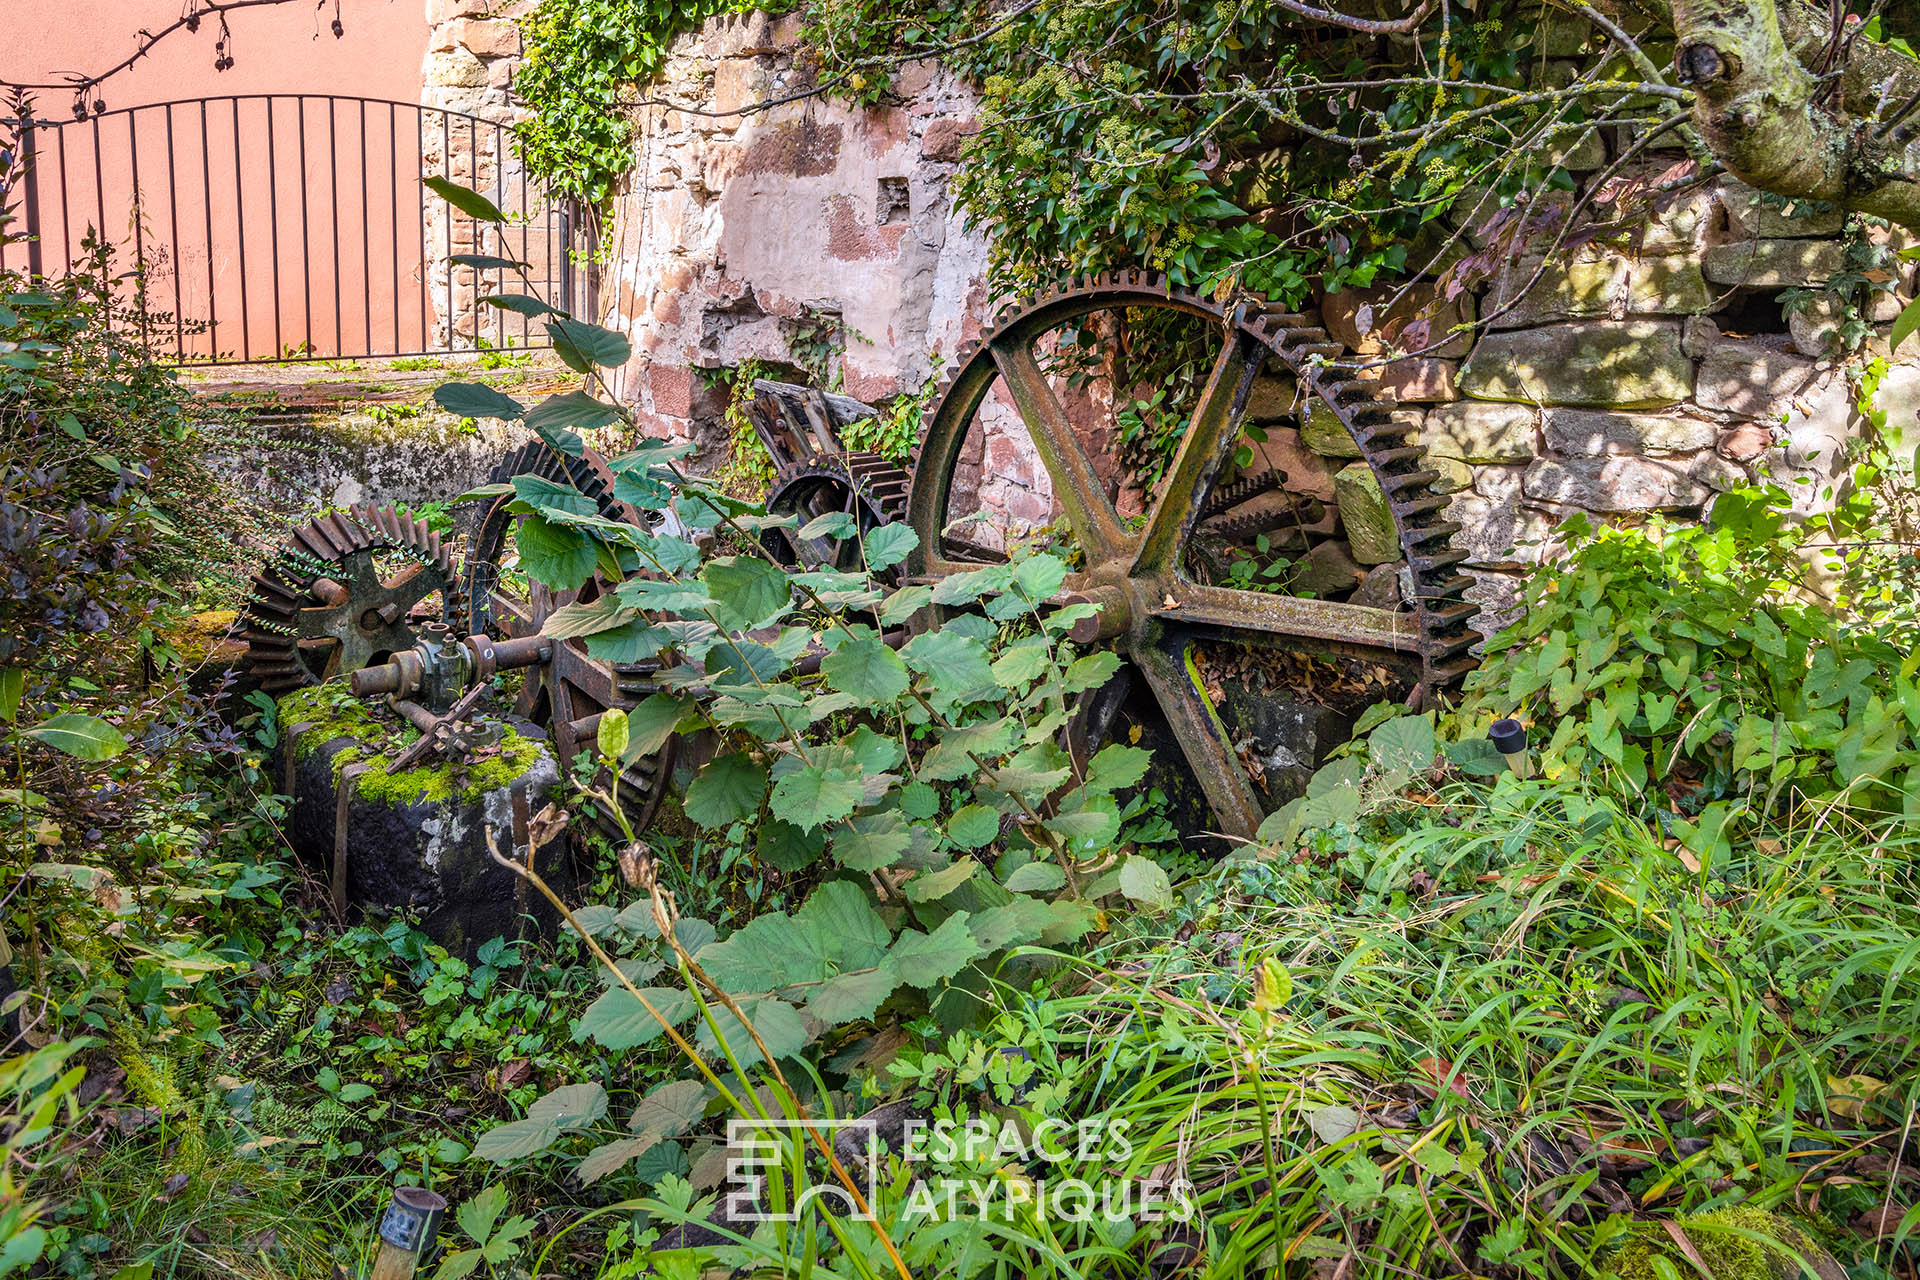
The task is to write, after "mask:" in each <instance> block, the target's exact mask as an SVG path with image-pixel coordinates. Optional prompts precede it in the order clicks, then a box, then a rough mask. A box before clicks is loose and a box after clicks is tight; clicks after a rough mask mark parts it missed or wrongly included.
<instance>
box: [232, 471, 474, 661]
mask: <svg viewBox="0 0 1920 1280" xmlns="http://www.w3.org/2000/svg"><path fill="white" fill-rule="evenodd" d="M436 594H437V595H438V596H439V601H438V603H437V604H434V603H432V600H431V598H432V597H433V596H435V595H436ZM242 616H243V620H244V627H243V630H242V635H243V638H244V639H245V640H246V644H247V654H246V657H245V658H244V659H243V660H242V669H243V670H245V671H246V672H247V673H249V674H250V675H252V676H253V678H254V679H256V680H258V681H259V682H260V687H261V688H262V689H264V690H265V691H266V692H267V693H269V694H272V695H274V696H276V697H277V696H279V695H280V694H283V693H287V692H289V691H290V690H293V689H298V688H300V687H302V686H304V685H311V684H318V683H320V682H322V681H325V680H330V679H333V678H334V677H335V676H340V675H345V674H348V673H350V672H354V671H358V670H360V669H361V668H362V667H366V666H369V665H372V664H373V663H375V662H382V661H385V660H386V658H387V656H388V655H390V654H394V653H398V652H400V651H401V650H404V649H408V648H411V647H412V646H413V643H414V639H415V636H414V632H415V630H416V628H417V627H418V626H419V625H420V624H421V623H422V622H444V623H448V624H450V625H454V626H458V625H460V624H462V623H463V622H464V621H465V620H466V616H467V602H466V596H465V591H464V589H463V587H462V585H461V581H460V576H459V574H457V573H456V572H455V571H454V567H453V559H452V557H451V555H449V554H448V552H447V549H446V547H445V546H444V545H443V544H442V543H441V540H440V535H439V534H437V533H435V532H434V531H433V530H432V529H430V528H428V527H427V522H426V521H425V520H420V519H415V518H413V517H410V516H406V515H402V514H401V513H400V512H398V511H396V510H394V509H393V508H392V507H371V506H368V507H354V508H352V509H351V510H348V511H337V512H334V513H332V514H330V515H324V516H321V517H319V518H318V519H315V520H310V521H308V522H307V523H306V524H304V525H301V526H300V527H299V528H298V529H295V530H294V531H293V535H292V537H291V538H289V539H288V541H287V544H286V546H285V547H283V548H282V549H281V550H280V551H279V553H277V554H276V555H275V556H274V558H273V561H272V563H270V564H269V565H268V566H267V567H266V568H265V569H263V570H261V571H260V572H259V573H257V574H255V575H254V576H253V590H252V592H251V593H250V594H249V595H248V598H247V604H246V609H245V611H244V613H243V615H242Z"/></svg>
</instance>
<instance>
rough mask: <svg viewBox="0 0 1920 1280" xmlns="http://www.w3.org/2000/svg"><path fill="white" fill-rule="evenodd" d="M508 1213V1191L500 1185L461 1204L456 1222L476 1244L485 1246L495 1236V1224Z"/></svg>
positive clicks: (455, 1216) (496, 1184)
mask: <svg viewBox="0 0 1920 1280" xmlns="http://www.w3.org/2000/svg"><path fill="white" fill-rule="evenodd" d="M506 1211H507V1189H506V1188H505V1187H503V1186H501V1185H500V1184H498V1183H495V1184H494V1185H493V1186H491V1187H488V1188H487V1189H486V1190H484V1191H482V1192H480V1193H479V1194H477V1195H473V1196H469V1197H468V1198H467V1199H466V1200H464V1201H462V1202H461V1205H460V1208H459V1209H458V1210H456V1211H455V1213H454V1215H453V1216H454V1221H456V1222H458V1223H459V1224H460V1229H461V1230H462V1231H464V1232H466V1233H467V1237H468V1238H469V1239H471V1240H472V1241H473V1242H474V1243H475V1244H485V1243H486V1242H487V1238H488V1237H489V1236H491V1235H492V1234H493V1224H494V1223H496V1222H498V1221H500V1215H501V1214H503V1213H505V1212H506Z"/></svg>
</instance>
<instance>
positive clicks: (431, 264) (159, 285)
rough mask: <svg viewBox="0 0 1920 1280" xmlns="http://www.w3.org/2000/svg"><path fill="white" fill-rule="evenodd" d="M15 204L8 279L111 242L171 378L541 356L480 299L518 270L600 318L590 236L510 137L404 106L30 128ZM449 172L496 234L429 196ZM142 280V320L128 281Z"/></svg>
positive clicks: (287, 100)
mask: <svg viewBox="0 0 1920 1280" xmlns="http://www.w3.org/2000/svg"><path fill="white" fill-rule="evenodd" d="M11 123H13V124H15V125H16V126H17V127H18V128H19V130H20V135H19V136H20V145H21V150H22V154H23V156H24V158H25V160H26V162H27V163H26V167H25V171H24V177H23V178H22V179H21V180H20V182H19V183H18V189H17V190H16V191H14V192H12V193H9V197H8V200H7V203H8V204H10V205H12V206H13V208H12V213H13V215H14V219H15V221H14V223H13V225H12V227H11V228H10V230H11V232H13V233H14V234H15V235H16V236H18V235H19V234H20V233H21V232H24V233H25V234H24V237H22V238H19V239H14V240H12V241H0V266H7V267H13V268H16V269H25V270H28V271H31V272H33V273H35V274H43V273H48V272H58V271H59V270H62V269H64V268H66V267H69V266H71V265H72V264H74V263H75V262H77V261H79V260H80V259H81V258H82V257H83V256H84V249H83V246H84V244H85V243H86V241H87V238H88V236H89V234H90V233H91V234H92V235H95V236H97V237H98V238H99V239H100V240H102V241H104V242H106V243H107V244H108V245H109V246H110V247H111V249H112V251H113V255H114V269H115V270H116V271H118V272H122V273H130V274H128V275H127V276H125V278H123V279H122V280H121V281H120V282H119V283H118V284H117V285H116V290H117V291H118V292H119V294H120V296H121V298H122V299H123V300H124V301H125V302H126V304H127V306H126V309H125V313H124V323H126V324H128V325H130V326H137V327H138V329H139V332H140V334H141V336H142V338H143V340H144V341H145V342H146V344H147V345H148V347H149V349H151V350H152V351H154V353H155V354H156V355H158V356H160V357H161V358H163V359H164V358H171V359H173V360H175V361H178V362H180V363H214V364H220V363H237V362H241V361H250V360H320V359H337V358H353V357H359V356H404V355H425V354H432V353H438V352H446V351H461V350H474V349H480V348H486V347H489V346H491V347H501V348H504V347H542V346H548V345H551V344H550V343H549V342H548V339H547V336H546V332H545V329H544V327H543V326H542V325H541V324H540V323H539V322H538V321H535V320H532V319H530V318H528V317H526V316H522V315H518V314H515V313H511V312H508V311H504V310H500V309H498V308H495V307H492V306H489V305H486V304H485V303H484V302H483V301H482V299H484V298H485V297H486V296H487V295H489V294H492V293H497V292H499V291H501V289H502V288H503V287H508V288H511V287H516V286H517V285H518V281H517V279H516V277H515V273H514V272H513V271H510V270H508V269H506V268H497V269H490V270H485V271H477V270H475V269H474V268H472V267H468V266H452V265H450V264H449V262H448V256H449V255H450V254H468V253H471V254H487V255H492V256H494V257H498V258H506V259H512V260H514V261H517V262H520V263H523V264H525V265H524V268H523V269H524V270H525V272H526V274H527V276H528V279H529V281H530V282H531V284H532V285H533V287H534V289H535V290H536V291H537V292H539V293H540V294H541V296H543V297H545V298H547V299H548V300H549V301H551V302H553V303H554V304H555V305H557V306H560V307H564V308H565V309H567V310H569V311H572V312H574V313H576V314H581V315H588V316H591V315H592V314H593V313H594V310H595V304H596V298H595V296H594V270H593V265H592V264H593V249H594V243H593V228H592V224H591V219H590V218H588V217H587V216H585V215H584V212H583V211H582V210H581V209H580V208H579V207H578V206H577V205H576V204H575V203H574V202H572V201H571V200H567V199H564V198H557V199H556V198H549V196H548V195H547V193H546V192H545V191H544V190H543V189H542V188H541V186H540V185H539V184H538V183H536V182H534V181H532V180H531V179H530V178H529V177H528V175H527V172H526V170H525V168H524V167H523V166H522V165H521V163H520V161H519V158H518V157H517V156H515V155H514V154H513V149H512V131H511V129H510V128H508V127H507V126H505V125H502V124H499V123H496V122H494V121H491V120H486V119H483V118H481V117H479V116H473V115H466V114H463V113H461V112H457V111H448V110H443V109H441V108H438V107H428V106H422V105H420V104H417V103H411V102H390V101H385V100H380V99H371V98H343V97H327V96H321V95H314V94H246V95H240V96H237V97H228V98H191V99H185V100H182V101H179V102H166V103H157V104H154V105H151V106H141V107H128V108H122V109H120V110H116V111H108V112H104V113H101V114H99V115H95V116H90V117H88V118H86V119H84V120H50V119H23V120H19V121H13V122H11ZM429 175H438V176H441V177H445V178H449V179H451V180H453V181H455V182H458V183H460V184H461V185H463V186H469V187H473V188H475V189H476V190H479V191H481V192H482V193H484V194H486V195H487V196H488V197H489V198H490V199H492V200H493V202H494V204H495V205H497V206H498V207H499V208H500V209H502V210H503V211H505V212H506V213H507V214H508V215H509V224H508V225H507V226H506V227H505V228H497V227H494V226H492V225H490V224H487V223H484V222H480V221H478V220H476V219H474V218H472V217H469V216H468V215H466V214H463V213H461V212H460V211H459V210H457V209H454V208H452V207H451V206H450V205H448V204H447V203H446V202H445V201H443V200H441V199H440V198H439V197H438V196H436V195H434V194H433V193H432V192H431V191H430V190H428V189H427V188H426V186H425V185H424V183H423V181H422V179H423V177H425V176H429ZM136 277H137V278H138V279H140V280H142V281H144V290H143V296H144V305H135V303H136V294H135V286H134V279H135V278H136Z"/></svg>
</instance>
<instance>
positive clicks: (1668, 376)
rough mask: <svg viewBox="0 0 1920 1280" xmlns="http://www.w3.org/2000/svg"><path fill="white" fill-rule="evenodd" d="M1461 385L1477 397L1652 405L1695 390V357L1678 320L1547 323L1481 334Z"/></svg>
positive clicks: (1624, 406)
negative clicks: (1682, 341) (1683, 347)
mask: <svg viewBox="0 0 1920 1280" xmlns="http://www.w3.org/2000/svg"><path fill="white" fill-rule="evenodd" d="M1460 389H1461V391H1463V392H1465V393H1466V394H1467V395H1469V396H1472V397H1474V398H1476V399H1480V400H1508V401H1516V402H1520V403H1529V404H1572V405H1594V406H1599V407H1608V406H1612V407H1618V408H1622V409H1654V408H1661V407H1664V406H1666V405H1670V404H1676V403H1678V402H1679V401H1681V400H1684V399H1686V398H1687V397H1688V396H1689V395H1691V394H1692V392H1693V361H1691V360H1689V359H1688V358H1687V355H1686V353H1685V352H1684V351H1682V350H1681V349H1680V326H1679V325H1678V324H1672V323H1663V322H1660V321H1652V320H1630V321H1626V322H1622V323H1612V322H1606V321H1589V322H1586V323H1581V324H1560V325H1546V326H1543V327H1540V328H1535V329H1523V330H1518V331H1514V332H1509V333H1490V334H1488V335H1486V336H1485V337H1483V338H1482V339H1480V342H1479V344H1478V345H1477V346H1475V347H1474V349H1473V354H1472V355H1471V356H1469V357H1467V362H1466V364H1465V365H1463V366H1462V367H1461V369H1460Z"/></svg>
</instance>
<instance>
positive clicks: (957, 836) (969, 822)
mask: <svg viewBox="0 0 1920 1280" xmlns="http://www.w3.org/2000/svg"><path fill="white" fill-rule="evenodd" d="M999 834H1000V815H999V813H998V812H996V811H995V810H993V809H989V808H988V807H987V806H986V805H983V804H970V805H967V806H965V807H964V808H961V809H959V810H957V811H956V812H955V813H954V815H953V817H951V818H949V819H947V838H948V839H950V840H952V841H953V842H954V843H955V844H957V845H959V846H960V847H961V848H962V849H978V848H980V847H981V846H982V845H987V844H992V843H993V839H994V837H995V836H997V835H999Z"/></svg>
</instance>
